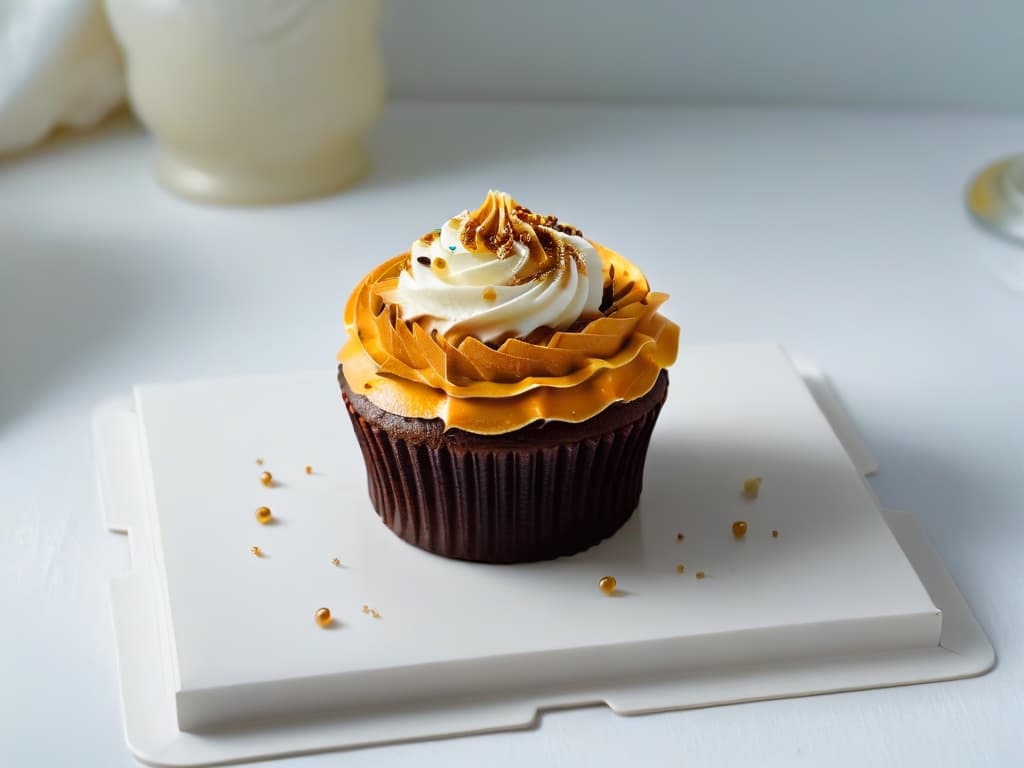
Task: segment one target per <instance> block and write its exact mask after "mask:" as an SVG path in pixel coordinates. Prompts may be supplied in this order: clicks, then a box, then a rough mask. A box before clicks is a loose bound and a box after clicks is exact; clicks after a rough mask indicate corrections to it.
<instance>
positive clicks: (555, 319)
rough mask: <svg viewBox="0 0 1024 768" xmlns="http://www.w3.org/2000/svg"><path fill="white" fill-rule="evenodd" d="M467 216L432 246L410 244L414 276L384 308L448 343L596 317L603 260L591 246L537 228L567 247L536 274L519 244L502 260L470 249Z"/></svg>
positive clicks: (387, 295)
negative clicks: (392, 309) (394, 306)
mask: <svg viewBox="0 0 1024 768" xmlns="http://www.w3.org/2000/svg"><path fill="white" fill-rule="evenodd" d="M492 194H493V193H492ZM506 197H507V196H506ZM509 199H510V198H509ZM470 216H471V214H470V213H469V211H463V212H462V213H461V214H459V215H458V216H456V217H455V218H453V219H449V220H448V222H447V223H445V225H444V226H443V227H441V229H440V232H439V233H437V235H436V236H434V237H432V238H431V236H430V235H428V236H427V238H430V240H429V241H427V239H420V240H417V241H416V242H415V243H413V245H412V249H411V257H410V259H409V262H410V263H409V269H407V270H403V271H402V272H401V274H400V275H399V277H398V284H397V286H395V287H394V288H392V289H391V290H387V291H382V292H381V298H383V299H384V301H386V302H388V303H389V304H397V305H398V306H399V307H400V308H401V313H402V318H403V319H404V320H416V321H418V322H419V324H420V325H421V326H422V327H423V328H424V329H425V330H426V331H428V332H432V331H437V332H439V333H440V334H441V335H443V336H445V337H446V338H449V339H453V338H454V339H459V338H462V337H465V336H474V337H476V338H478V339H480V340H481V341H483V342H484V343H489V342H498V341H501V340H503V339H506V338H508V337H510V336H516V337H520V338H522V337H525V336H528V335H529V334H530V333H531V332H532V331H534V330H536V329H538V328H540V327H542V326H547V327H549V328H552V329H554V330H565V329H567V328H569V327H570V326H571V325H572V324H573V323H575V322H576V321H577V320H578V319H579V318H580V317H581V316H583V315H588V314H590V315H592V314H595V313H597V312H598V311H599V308H600V305H601V298H602V292H603V289H604V275H603V273H602V268H601V256H600V254H598V252H597V250H596V249H595V248H594V246H593V245H591V244H590V242H589V241H588V240H586V239H585V238H583V237H580V236H578V235H572V234H566V233H565V232H562V231H558V230H555V229H551V228H549V227H545V226H543V225H539V224H534V225H533V229H534V230H535V231H536V232H537V234H540V235H548V236H550V237H551V238H552V239H555V240H557V241H560V242H561V243H564V245H565V246H567V247H566V248H565V249H564V250H563V251H562V252H561V254H560V256H558V257H557V258H556V259H555V263H554V265H553V267H551V268H549V269H546V270H543V271H540V272H535V270H533V269H532V268H533V267H535V266H536V265H535V263H534V262H532V261H531V259H530V249H529V248H528V247H527V245H525V244H523V243H522V242H517V241H515V240H508V241H506V242H505V244H504V245H503V246H502V247H500V248H499V249H498V251H499V252H500V253H501V255H499V253H498V252H492V251H489V250H486V251H470V250H468V249H467V248H466V246H465V245H464V244H463V239H462V236H461V235H462V230H463V228H464V227H465V226H466V224H467V222H468V221H469V220H470ZM531 275H532V276H531Z"/></svg>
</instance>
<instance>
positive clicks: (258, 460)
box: [256, 459, 263, 467]
mask: <svg viewBox="0 0 1024 768" xmlns="http://www.w3.org/2000/svg"><path fill="white" fill-rule="evenodd" d="M256 463H257V464H258V465H259V466H261V467H262V466H263V459H256Z"/></svg>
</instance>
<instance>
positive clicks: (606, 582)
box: [597, 576, 618, 595]
mask: <svg viewBox="0 0 1024 768" xmlns="http://www.w3.org/2000/svg"><path fill="white" fill-rule="evenodd" d="M617 584H618V582H617V581H615V577H614V576H602V577H601V580H600V581H599V582H597V586H598V588H599V589H600V590H601V591H602V592H604V593H605V594H606V595H610V594H611V593H612V592H614V591H615V586H616V585H617Z"/></svg>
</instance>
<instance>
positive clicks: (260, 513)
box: [256, 507, 274, 525]
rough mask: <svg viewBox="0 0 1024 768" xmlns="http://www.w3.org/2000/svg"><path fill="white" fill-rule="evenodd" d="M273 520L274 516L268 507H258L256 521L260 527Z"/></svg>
mask: <svg viewBox="0 0 1024 768" xmlns="http://www.w3.org/2000/svg"><path fill="white" fill-rule="evenodd" d="M273 519H274V514H273V513H272V512H271V511H270V507H260V508H259V509H257V510H256V521H257V522H258V523H259V524H260V525H266V524H267V523H269V522H270V521H271V520H273Z"/></svg>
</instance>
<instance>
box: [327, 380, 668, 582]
mask: <svg viewBox="0 0 1024 768" xmlns="http://www.w3.org/2000/svg"><path fill="white" fill-rule="evenodd" d="M338 381H339V383H340V385H341V390H342V397H343V398H344V401H345V404H346V407H347V409H348V413H349V416H350V417H351V419H352V425H353V426H354V428H355V433H356V438H357V439H358V440H359V445H360V447H361V449H362V452H363V458H364V460H365V462H366V473H367V481H368V485H369V491H370V500H371V501H372V502H373V506H374V509H376V511H377V514H378V515H380V517H381V519H382V520H383V521H384V523H385V524H386V525H387V526H388V527H389V528H390V529H391V530H392V531H394V532H395V533H396V534H398V536H400V537H401V538H403V539H404V540H405V541H407V542H409V543H410V544H414V545H415V546H417V547H420V548H421V549H425V550H427V551H428V552H433V553H435V554H438V555H444V556H445V557H453V558H458V559H461V560H473V561H476V562H485V563H523V562H534V561H538V560H550V559H552V558H555V557H560V556H563V555H572V554H575V553H577V552H582V551H583V550H585V549H587V548H589V547H591V546H593V545H594V544H597V543H598V542H600V541H602V540H604V539H606V538H608V537H609V536H611V535H612V534H613V533H615V531H617V530H618V529H619V528H620V527H621V526H622V525H623V523H625V522H626V521H627V520H628V519H629V517H630V515H632V514H633V510H635V509H636V507H637V504H638V503H639V501H640V492H641V489H642V485H643V471H644V461H645V459H646V457H647V447H648V444H649V443H650V439H651V433H652V432H653V430H654V424H655V422H656V421H657V418H658V413H659V412H660V411H661V406H662V404H663V403H664V402H665V397H666V395H667V393H668V374H667V373H666V372H665V371H662V372H661V374H660V375H659V376H658V379H657V381H656V382H655V385H654V387H653V388H652V389H651V391H650V392H648V393H647V394H646V395H644V396H643V397H641V398H638V399H636V400H633V401H631V402H628V403H615V404H613V405H611V406H609V407H608V408H606V409H605V410H604V411H602V412H601V413H599V414H597V415H596V416H594V417H592V418H590V419H588V420H587V421H584V422H581V423H579V424H570V423H567V422H560V421H544V422H537V423H534V424H530V425H528V426H526V427H523V428H521V429H517V430H514V431H512V432H508V433H505V434H502V435H478V434H475V433H472V432H465V431H463V430H459V429H450V430H447V431H446V430H445V428H444V422H443V421H442V420H441V419H411V418H406V417H404V416H398V415H396V414H393V413H389V412H387V411H383V410H381V409H380V408H378V407H377V406H375V405H374V404H373V403H372V402H370V401H369V400H368V399H367V398H366V397H364V396H363V395H359V394H355V393H353V392H352V391H351V389H349V387H348V384H347V382H346V381H345V377H344V375H343V374H342V371H341V368H340V367H339V369H338Z"/></svg>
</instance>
